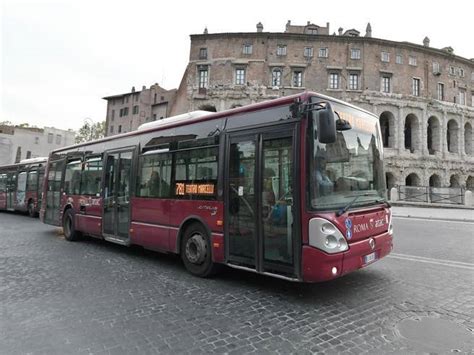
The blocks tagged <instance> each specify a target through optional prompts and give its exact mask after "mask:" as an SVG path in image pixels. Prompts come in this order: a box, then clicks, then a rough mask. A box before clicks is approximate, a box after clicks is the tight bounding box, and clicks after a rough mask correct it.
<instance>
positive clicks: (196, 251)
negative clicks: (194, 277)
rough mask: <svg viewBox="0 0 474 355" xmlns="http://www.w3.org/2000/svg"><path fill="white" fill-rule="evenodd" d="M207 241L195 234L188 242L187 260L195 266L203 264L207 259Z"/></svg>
mask: <svg viewBox="0 0 474 355" xmlns="http://www.w3.org/2000/svg"><path fill="white" fill-rule="evenodd" d="M206 249H207V248H206V241H205V239H204V237H203V236H202V235H201V234H197V233H196V234H194V235H193V236H192V237H191V238H189V239H188V241H187V242H186V249H185V253H186V258H187V259H188V260H189V262H191V263H193V264H202V262H203V261H204V259H205V258H206Z"/></svg>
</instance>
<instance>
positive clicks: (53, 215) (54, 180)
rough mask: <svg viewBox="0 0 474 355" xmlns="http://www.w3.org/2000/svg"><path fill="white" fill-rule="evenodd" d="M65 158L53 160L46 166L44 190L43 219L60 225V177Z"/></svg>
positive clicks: (48, 222)
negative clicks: (44, 207)
mask: <svg viewBox="0 0 474 355" xmlns="http://www.w3.org/2000/svg"><path fill="white" fill-rule="evenodd" d="M64 165H65V160H58V161H53V162H51V163H50V164H49V168H48V177H47V179H48V181H47V184H48V185H47V187H48V188H47V190H46V196H45V198H46V209H45V213H44V221H45V223H47V224H52V225H56V226H60V225H61V224H62V221H61V220H60V217H61V194H62V192H63V191H62V180H63V179H62V178H63V170H64Z"/></svg>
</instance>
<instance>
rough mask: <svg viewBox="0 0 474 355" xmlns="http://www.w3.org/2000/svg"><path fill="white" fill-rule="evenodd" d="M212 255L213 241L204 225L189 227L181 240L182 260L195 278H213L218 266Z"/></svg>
mask: <svg viewBox="0 0 474 355" xmlns="http://www.w3.org/2000/svg"><path fill="white" fill-rule="evenodd" d="M211 254H212V253H211V241H210V238H209V235H208V233H207V231H206V230H205V228H204V227H203V226H202V224H200V223H193V224H191V225H190V226H189V227H187V228H186V230H185V232H184V235H183V239H182V240H181V259H182V260H183V263H184V266H185V267H186V269H187V270H188V271H189V272H190V273H191V274H193V275H195V276H199V277H209V276H212V275H213V274H215V273H216V271H217V265H216V264H214V263H213V261H212V255H211Z"/></svg>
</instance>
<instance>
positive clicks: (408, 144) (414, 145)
mask: <svg viewBox="0 0 474 355" xmlns="http://www.w3.org/2000/svg"><path fill="white" fill-rule="evenodd" d="M419 131H420V120H419V119H418V117H417V116H416V115H415V114H413V113H410V114H408V115H407V116H406V118H405V128H404V135H405V149H409V150H410V152H412V153H413V152H415V151H417V150H420V138H419V137H420V136H419Z"/></svg>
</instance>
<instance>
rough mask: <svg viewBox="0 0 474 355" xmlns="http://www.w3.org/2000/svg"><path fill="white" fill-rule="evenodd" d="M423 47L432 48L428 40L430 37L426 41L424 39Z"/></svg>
mask: <svg viewBox="0 0 474 355" xmlns="http://www.w3.org/2000/svg"><path fill="white" fill-rule="evenodd" d="M423 45H424V46H425V47H429V46H430V39H429V38H428V36H426V37H425V38H424V39H423Z"/></svg>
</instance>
